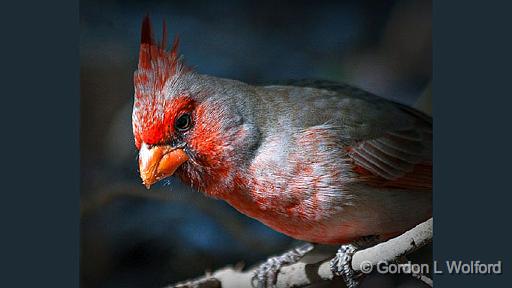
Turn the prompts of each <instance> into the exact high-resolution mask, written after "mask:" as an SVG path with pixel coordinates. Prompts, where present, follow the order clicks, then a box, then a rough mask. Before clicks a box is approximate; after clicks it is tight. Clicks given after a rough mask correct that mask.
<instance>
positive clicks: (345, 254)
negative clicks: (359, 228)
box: [330, 244, 362, 288]
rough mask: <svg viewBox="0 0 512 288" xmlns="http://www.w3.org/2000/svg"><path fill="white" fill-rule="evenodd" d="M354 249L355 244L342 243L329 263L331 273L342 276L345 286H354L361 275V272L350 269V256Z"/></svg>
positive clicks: (357, 283) (352, 287) (353, 287)
mask: <svg viewBox="0 0 512 288" xmlns="http://www.w3.org/2000/svg"><path fill="white" fill-rule="evenodd" d="M356 251H357V248H356V246H354V245H352V244H348V245H343V246H341V247H340V248H339V249H338V252H336V256H335V257H334V258H333V259H332V260H331V263H330V264H331V271H332V274H334V275H336V276H341V277H343V280H344V281H345V284H346V285H347V288H356V287H357V286H358V285H359V280H360V278H361V276H362V274H361V273H356V271H354V269H352V256H353V255H354V253H355V252H356Z"/></svg>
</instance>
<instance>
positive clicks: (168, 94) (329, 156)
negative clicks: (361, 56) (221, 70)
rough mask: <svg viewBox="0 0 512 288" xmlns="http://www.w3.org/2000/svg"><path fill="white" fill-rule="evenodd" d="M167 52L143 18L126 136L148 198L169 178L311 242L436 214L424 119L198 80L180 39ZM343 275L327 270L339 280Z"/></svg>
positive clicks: (291, 92)
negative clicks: (130, 138) (129, 137)
mask: <svg viewBox="0 0 512 288" xmlns="http://www.w3.org/2000/svg"><path fill="white" fill-rule="evenodd" d="M166 42H167V29H166V25H165V22H164V25H163V36H162V38H161V40H159V41H158V40H156V39H155V37H154V36H153V31H152V27H151V22H150V19H149V16H147V15H146V16H145V17H144V19H143V21H142V29H141V41H140V50H139V59H138V66H137V70H136V71H135V72H134V88H135V93H134V103H133V113H132V128H133V135H134V142H135V146H136V148H137V150H138V164H139V173H140V177H141V179H142V182H143V184H144V185H145V186H146V187H147V188H148V189H149V188H150V187H151V185H153V184H154V183H156V182H158V181H160V180H162V179H165V178H167V177H170V176H176V177H178V178H179V179H180V180H181V181H182V182H183V183H185V184H187V185H189V186H191V187H193V188H194V189H196V190H198V191H201V192H202V193H204V194H205V195H206V196H209V197H213V198H216V199H222V200H224V201H226V202H227V203H229V204H230V205H231V206H232V207H234V208H235V209H236V210H238V211H240V212H241V213H243V214H245V215H247V216H249V217H252V218H255V219H257V220H259V221H260V222H262V223H264V224H265V225H267V226H269V227H270V228H272V229H274V230H276V231H279V232H281V233H283V234H286V235H288V236H290V237H292V238H294V239H297V240H302V241H305V242H306V243H316V244H335V245H346V244H350V243H353V242H357V241H359V240H361V239H368V237H370V238H372V237H377V238H378V239H379V240H380V241H382V240H385V239H389V238H392V237H395V236H397V235H400V234H402V233H403V232H405V231H407V230H409V229H410V228H412V227H414V226H416V225H417V224H419V223H421V222H423V221H425V220H427V219H429V218H430V217H431V216H432V118H431V117H430V116H427V115H426V114H424V113H422V112H420V111H418V110H416V109H414V108H411V107H409V106H406V105H403V104H399V103H397V102H393V101H390V100H387V99H385V98H381V97H378V96H376V95H374V94H372V93H369V92H367V91H364V90H362V89H359V88H356V87H353V86H350V85H347V84H343V83H339V82H333V81H326V80H309V79H303V80H295V81H288V82H287V83H280V84H275V85H265V86H257V85H250V84H247V83H244V82H241V81H238V80H232V79H224V78H218V77H214V76H210V75H205V74H201V73H198V72H196V71H195V69H193V68H191V67H189V66H187V65H186V64H185V62H184V60H183V56H181V55H180V54H179V52H178V49H179V38H178V37H176V38H175V40H174V43H173V45H172V46H171V47H167V43H166ZM342 247H344V246H342ZM311 249H312V248H311V246H310V245H306V246H302V248H300V249H292V250H291V251H290V252H289V253H287V254H285V255H283V257H277V258H274V259H273V260H272V261H270V262H267V263H266V264H264V265H262V267H261V268H260V269H259V272H258V275H256V276H257V277H256V280H257V282H258V283H259V284H258V285H259V287H268V286H272V285H273V284H274V283H275V277H276V276H275V275H276V274H275V273H277V271H278V269H279V268H280V267H281V266H282V265H285V264H288V263H291V262H293V261H296V260H297V259H300V257H302V256H303V255H304V254H305V253H306V252H308V251H310V250H311ZM340 249H341V248H340ZM339 252H340V253H341V252H344V253H345V252H347V249H346V247H345V248H344V249H342V250H340V251H339ZM340 253H338V254H336V255H337V256H336V257H338V256H339V257H338V258H337V259H333V264H336V263H338V264H339V263H340V261H341V260H342V259H340V257H341V254H340ZM336 261H337V262H336ZM344 264H346V263H344ZM345 266H346V265H345ZM336 267H338V268H337V270H336ZM340 267H343V265H342V266H340V265H332V267H331V268H332V269H333V272H336V273H337V275H343V271H340V270H343V269H340ZM267 276H268V277H267ZM268 278H271V279H268Z"/></svg>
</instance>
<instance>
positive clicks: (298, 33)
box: [80, 0, 432, 288]
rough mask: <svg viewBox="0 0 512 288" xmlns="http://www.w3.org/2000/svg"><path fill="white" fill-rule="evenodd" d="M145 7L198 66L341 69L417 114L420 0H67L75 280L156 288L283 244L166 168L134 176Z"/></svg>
mask: <svg viewBox="0 0 512 288" xmlns="http://www.w3.org/2000/svg"><path fill="white" fill-rule="evenodd" d="M146 13H149V14H150V16H151V18H152V20H153V24H154V27H155V30H156V32H157V33H156V34H157V35H160V32H161V24H160V23H161V22H162V21H163V20H164V19H165V20H166V21H167V24H168V30H169V32H170V37H169V38H170V39H172V38H173V37H174V35H176V34H177V33H178V34H179V35H180V38H181V47H180V51H181V53H182V54H184V56H185V61H186V63H187V64H188V65H190V66H192V67H195V69H196V70H197V71H198V72H200V73H206V74H212V75H215V76H219V77H226V78H233V79H238V80H241V81H244V82H248V83H271V82H272V81H281V80H288V79H299V78H322V79H329V80H336V81H343V82H347V83H350V84H353V85H356V86H359V87H361V88H364V89H366V90H368V91H371V92H374V93H376V94H378V95H381V96H384V97H387V98H390V99H393V100H395V101H399V102H402V103H405V104H408V105H417V103H418V102H420V103H421V105H422V106H423V108H424V110H427V112H429V111H428V110H429V105H428V101H429V100H428V99H427V100H425V99H419V98H420V96H421V95H425V94H429V93H425V91H428V90H429V89H428V87H429V83H430V80H431V77H432V23H431V18H432V3H431V1H426V0H421V1H356V0H353V1H234V0H233V1H229V0H227V1H208V2H206V1H158V0H153V1H112V0H109V1H100V0H81V2H80V25H81V31H80V45H81V49H80V59H81V62H80V73H81V88H80V89H81V131H80V133H81V175H82V177H81V211H80V216H81V241H80V251H81V260H80V270H81V277H80V279H81V280H80V281H81V287H84V288H90V287H101V288H107V287H127V288H131V287H144V288H152V287H162V286H165V285H167V284H170V283H173V282H176V281H181V280H185V279H188V278H191V277H195V276H199V275H201V274H203V273H204V272H205V270H207V269H210V270H215V269H218V268H220V267H223V266H225V265H228V264H236V263H238V262H240V261H243V262H244V263H245V264H246V265H251V264H254V263H257V262H258V261H261V260H263V259H265V258H266V257H268V256H269V255H272V254H275V253H279V252H282V251H284V250H286V249H288V248H290V247H291V246H292V245H294V241H293V239H290V238H288V237H286V236H284V235H281V234H279V233H277V232H274V231H272V230H270V229H269V228H267V227H265V226H263V225H262V224H260V223H259V222H257V221H255V220H253V219H250V218H248V217H246V216H244V215H241V214H239V213H238V212H237V211H235V210H234V209H233V208H231V207H230V206H228V205H227V204H225V203H224V202H222V201H217V200H212V199H208V198H206V197H204V196H203V195H202V194H201V193H199V192H197V191H193V190H191V189H190V188H187V187H184V186H183V185H181V184H180V183H179V181H177V180H174V179H173V180H171V183H170V185H169V186H162V185H161V184H157V185H155V186H154V188H152V189H151V190H149V191H148V190H146V189H145V188H144V186H142V185H141V181H140V179H139V176H138V173H137V153H136V150H135V147H134V143H133V138H132V132H131V108H132V103H133V102H132V101H133V100H132V99H133V82H132V76H133V71H134V70H135V69H136V65H137V60H138V59H137V57H138V48H139V40H140V38H139V37H140V35H139V33H140V23H141V20H142V17H143V16H144V15H145V14H146ZM383 281H384V282H377V283H379V284H376V285H378V287H393V285H394V283H395V282H393V281H392V280H383ZM366 285H369V284H366ZM386 285H388V286H386ZM401 285H402V286H401V287H411V286H407V285H409V284H407V283H406V284H401ZM404 285H405V286H404Z"/></svg>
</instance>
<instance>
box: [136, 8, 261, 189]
mask: <svg viewBox="0 0 512 288" xmlns="http://www.w3.org/2000/svg"><path fill="white" fill-rule="evenodd" d="M163 34H164V36H163V37H162V40H161V42H160V43H156V42H155V40H154V38H153V35H152V31H151V25H150V21H149V17H147V16H146V17H145V18H144V20H143V23H142V36H141V45H140V52H139V64H138V69H137V71H135V74H134V85H135V99H134V105H133V114H132V124H133V134H134V138H135V145H136V147H137V149H138V150H139V172H140V176H141V178H142V181H143V183H144V185H146V187H147V188H149V187H150V186H151V185H152V184H154V183H155V182H157V181H159V180H161V179H164V178H166V177H168V176H171V175H173V174H175V173H176V174H177V175H178V176H179V177H180V178H181V179H182V180H184V181H185V182H188V184H191V185H192V186H194V187H196V188H198V189H200V190H203V191H204V192H207V193H208V194H210V195H212V196H219V195H218V194H219V193H220V190H221V189H222V188H221V186H222V185H220V186H219V185H217V184H218V183H219V181H227V180H228V179H231V180H232V179H233V171H234V168H235V166H236V165H237V164H238V163H239V162H241V161H242V160H241V159H242V158H244V157H245V156H244V155H245V154H246V153H244V152H243V151H246V150H247V149H244V147H243V146H247V145H250V143H249V142H251V141H247V139H248V138H250V137H249V136H250V135H249V134H252V133H254V131H253V130H254V129H252V125H250V123H244V119H243V116H242V114H243V113H241V112H240V111H239V109H238V106H237V105H236V104H235V102H236V101H226V99H230V98H232V97H231V96H232V95H230V93H236V92H233V91H234V90H236V89H228V88H226V85H223V84H226V83H222V80H220V79H218V78H208V76H203V75H199V74H197V73H195V72H194V71H192V69H190V68H189V67H187V66H185V65H184V63H183V61H182V58H181V57H180V55H179V54H178V38H176V40H175V41H174V44H173V46H172V48H171V49H170V50H168V49H166V45H165V43H166V31H165V23H164V29H163ZM227 86H229V83H227ZM212 182H215V183H216V184H215V185H211V184H212ZM227 184H228V183H226V185H227Z"/></svg>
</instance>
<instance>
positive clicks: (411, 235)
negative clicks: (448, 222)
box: [169, 218, 433, 288]
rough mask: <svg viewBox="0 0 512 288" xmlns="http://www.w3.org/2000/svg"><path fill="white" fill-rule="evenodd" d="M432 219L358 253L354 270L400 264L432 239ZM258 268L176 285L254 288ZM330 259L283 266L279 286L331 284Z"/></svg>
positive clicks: (229, 270) (223, 272) (224, 270)
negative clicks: (314, 262) (399, 262)
mask: <svg viewBox="0 0 512 288" xmlns="http://www.w3.org/2000/svg"><path fill="white" fill-rule="evenodd" d="M432 222H433V221H432V218H430V219H429V220H427V221H425V222H423V223H421V224H419V225H418V226H416V227H414V228H412V229H411V230H409V231H407V232H405V233H404V234H402V235H400V236H398V237H396V238H393V239H390V240H388V241H386V242H383V243H380V244H378V245H375V246H373V247H370V248H367V249H364V250H360V251H357V252H356V253H355V254H354V256H353V257H352V269H354V270H355V271H361V267H362V266H361V265H362V263H363V262H370V263H371V264H372V265H377V264H378V263H379V262H394V261H398V260H399V259H400V258H401V257H402V256H404V255H407V254H410V253H412V252H414V251H416V250H418V249H419V248H421V247H423V246H424V245H426V244H428V243H429V242H430V241H431V240H432ZM256 269H257V267H255V268H252V269H249V270H248V271H241V270H240V269H238V268H232V267H226V268H222V269H220V270H217V271H215V272H214V273H211V274H207V275H205V276H203V277H200V278H198V279H196V280H192V281H187V282H183V283H179V284H176V285H174V286H169V288H171V287H179V288H192V287H193V288H217V287H218V288H252V285H251V279H252V276H253V275H254V273H255V270H256ZM413 276H414V277H415V278H417V279H419V280H421V281H423V282H424V283H426V284H427V285H429V286H432V280H431V279H430V278H428V277H427V276H425V275H413ZM333 278H334V277H333V274H332V272H331V269H330V259H327V260H323V261H321V262H319V263H317V264H306V263H304V262H302V261H299V262H298V263H295V264H292V265H289V266H284V267H282V268H281V270H280V271H279V274H278V276H277V283H276V286H277V287H308V286H311V285H315V284H318V283H322V282H325V281H332V280H333Z"/></svg>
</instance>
